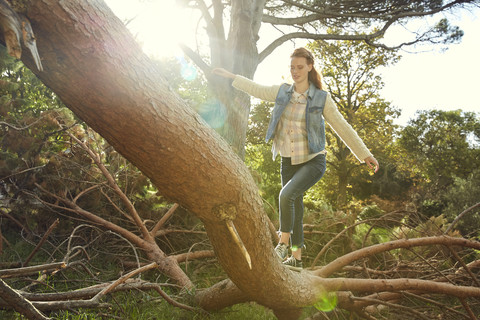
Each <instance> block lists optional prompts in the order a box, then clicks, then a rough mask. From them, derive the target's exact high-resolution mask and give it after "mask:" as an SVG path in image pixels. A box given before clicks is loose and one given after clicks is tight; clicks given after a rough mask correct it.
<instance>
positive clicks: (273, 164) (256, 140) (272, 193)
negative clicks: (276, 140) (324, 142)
mask: <svg viewBox="0 0 480 320" xmlns="http://www.w3.org/2000/svg"><path fill="white" fill-rule="evenodd" d="M272 109H273V104H272V103H267V102H261V103H259V104H258V105H255V106H253V107H252V111H251V113H250V118H249V122H248V130H247V144H246V148H245V164H246V165H247V166H248V167H249V168H250V170H251V172H252V175H253V177H254V178H255V180H256V182H257V185H258V186H259V189H260V194H261V196H262V198H263V199H265V201H267V202H268V203H269V205H268V206H267V208H266V212H267V213H268V214H269V215H270V218H271V219H276V218H277V214H276V212H278V193H279V192H280V189H281V180H280V158H279V157H277V159H275V160H273V159H272V152H271V143H269V144H266V143H265V135H266V131H267V127H268V121H269V119H270V114H271V112H272ZM271 208H274V209H275V210H273V211H272V210H271Z"/></svg>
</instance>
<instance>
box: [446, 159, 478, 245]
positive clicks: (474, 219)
mask: <svg viewBox="0 0 480 320" xmlns="http://www.w3.org/2000/svg"><path fill="white" fill-rule="evenodd" d="M479 195H480V169H476V170H474V171H473V172H472V173H471V174H470V175H469V176H467V177H466V178H458V177H455V178H454V181H453V184H452V185H450V186H449V187H448V188H447V190H446V192H445V193H444V194H443V196H442V200H443V201H442V202H443V206H442V207H443V208H444V209H443V211H442V212H443V213H444V214H445V216H446V217H447V218H448V219H449V220H450V221H453V220H454V219H455V218H456V217H457V216H458V215H459V214H460V213H461V212H462V211H464V210H466V209H468V208H469V207H471V206H473V205H475V204H477V203H479V202H480V196H479ZM478 213H479V210H478V208H477V210H473V211H471V212H469V213H467V214H466V215H464V216H463V218H462V219H461V220H460V221H459V223H458V224H457V226H456V229H457V230H459V231H460V232H461V233H462V235H464V236H466V237H476V238H478V237H479V236H480V215H479V214H478Z"/></svg>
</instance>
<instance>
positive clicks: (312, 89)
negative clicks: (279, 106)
mask: <svg viewBox="0 0 480 320" xmlns="http://www.w3.org/2000/svg"><path fill="white" fill-rule="evenodd" d="M316 89H317V87H315V85H314V84H313V83H311V82H310V87H309V88H308V97H309V98H310V99H312V98H313V95H314V94H315V90H316ZM293 90H294V85H293V84H292V85H291V86H290V87H289V88H288V89H287V93H288V94H289V95H292V94H293Z"/></svg>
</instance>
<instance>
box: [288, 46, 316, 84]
mask: <svg viewBox="0 0 480 320" xmlns="http://www.w3.org/2000/svg"><path fill="white" fill-rule="evenodd" d="M293 57H298V58H305V59H306V60H307V64H309V65H312V70H310V72H309V73H308V81H309V82H311V83H313V84H314V85H315V87H317V88H318V89H320V90H322V89H323V86H322V76H321V75H320V73H318V72H317V70H316V69H315V63H314V59H313V54H312V53H311V52H310V51H308V50H307V49H305V48H297V49H295V50H294V51H293V53H292V55H291V56H290V58H293Z"/></svg>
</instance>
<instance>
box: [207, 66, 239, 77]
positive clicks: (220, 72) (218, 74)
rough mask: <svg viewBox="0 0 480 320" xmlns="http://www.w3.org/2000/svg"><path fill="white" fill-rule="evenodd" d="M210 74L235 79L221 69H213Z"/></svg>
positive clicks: (232, 75) (228, 72)
mask: <svg viewBox="0 0 480 320" xmlns="http://www.w3.org/2000/svg"><path fill="white" fill-rule="evenodd" d="M212 73H213V74H216V75H217V76H220V77H223V78H230V79H235V75H234V74H233V73H231V72H230V71H228V70H225V69H223V68H215V69H213V70H212Z"/></svg>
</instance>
